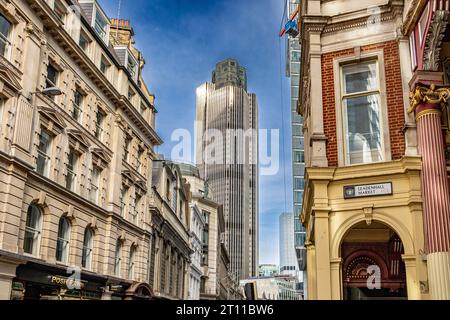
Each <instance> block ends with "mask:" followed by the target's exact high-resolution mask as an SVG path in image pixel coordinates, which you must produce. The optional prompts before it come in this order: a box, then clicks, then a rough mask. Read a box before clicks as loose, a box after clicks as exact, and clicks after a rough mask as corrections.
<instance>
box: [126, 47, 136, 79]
mask: <svg viewBox="0 0 450 320" xmlns="http://www.w3.org/2000/svg"><path fill="white" fill-rule="evenodd" d="M127 70H128V72H129V73H130V75H131V77H132V78H133V79H134V78H135V75H136V62H135V61H134V59H133V56H132V55H131V53H130V52H128V63H127Z"/></svg>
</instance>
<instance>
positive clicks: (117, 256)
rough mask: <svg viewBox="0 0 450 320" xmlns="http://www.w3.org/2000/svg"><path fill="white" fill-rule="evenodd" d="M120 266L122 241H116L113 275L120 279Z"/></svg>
mask: <svg viewBox="0 0 450 320" xmlns="http://www.w3.org/2000/svg"><path fill="white" fill-rule="evenodd" d="M121 266H122V241H120V240H117V243H116V254H115V257H114V275H115V276H116V277H120V271H121V270H120V269H121Z"/></svg>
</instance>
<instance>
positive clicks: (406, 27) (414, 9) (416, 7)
mask: <svg viewBox="0 0 450 320" xmlns="http://www.w3.org/2000/svg"><path fill="white" fill-rule="evenodd" d="M427 3H428V0H412V2H411V5H410V6H409V10H408V13H407V14H406V17H405V19H404V21H405V22H404V23H403V26H402V33H403V35H404V36H409V35H410V33H411V32H412V30H413V29H414V27H415V26H416V24H417V21H418V20H419V18H420V16H421V14H422V12H423V9H424V8H425V6H426V4H427Z"/></svg>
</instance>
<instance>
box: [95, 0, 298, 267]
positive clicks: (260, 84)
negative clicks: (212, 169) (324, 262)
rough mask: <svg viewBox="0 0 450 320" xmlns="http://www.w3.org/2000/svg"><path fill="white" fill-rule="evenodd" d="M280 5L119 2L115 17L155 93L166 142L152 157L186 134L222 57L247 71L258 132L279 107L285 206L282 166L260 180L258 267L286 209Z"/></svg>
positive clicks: (270, 255) (112, 11) (274, 244)
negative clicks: (200, 93)
mask: <svg viewBox="0 0 450 320" xmlns="http://www.w3.org/2000/svg"><path fill="white" fill-rule="evenodd" d="M100 3H101V5H102V6H103V8H104V9H105V11H106V12H107V13H108V14H109V15H110V16H111V17H116V16H117V12H118V0H100ZM283 5H284V0H170V1H169V0H151V1H148V0H123V1H122V8H121V13H120V18H122V19H129V20H130V21H131V24H132V26H133V28H134V30H135V33H136V45H137V47H138V48H139V49H140V50H141V51H142V52H143V54H144V56H145V59H146V62H147V64H146V66H145V69H144V77H145V79H146V83H147V85H148V86H149V88H150V90H151V91H152V92H153V93H154V94H155V95H156V107H157V109H158V111H159V113H158V115H157V131H158V133H159V134H160V135H161V137H162V138H163V140H164V141H165V144H164V145H163V146H161V147H159V148H158V150H157V151H158V152H159V153H163V154H165V155H166V157H170V154H171V148H172V147H173V146H174V144H175V142H171V134H172V131H173V130H174V129H177V128H185V129H188V130H189V131H191V132H192V134H193V127H194V120H195V90H196V88H197V87H198V86H199V85H201V84H202V83H204V82H206V81H211V72H212V70H213V69H214V67H215V64H216V62H218V61H220V60H222V59H225V58H228V57H233V58H236V59H237V60H238V61H239V63H240V64H241V65H243V66H245V67H246V68H247V76H248V82H249V84H248V90H249V92H253V93H255V94H256V95H257V97H258V104H259V114H260V117H259V121H260V128H265V129H280V130H281V129H282V123H283V122H282V112H281V110H282V109H281V108H283V110H284V117H285V118H284V119H285V120H284V124H285V131H284V136H285V144H286V149H285V160H286V175H287V177H286V183H287V186H286V190H287V191H286V192H287V200H288V201H287V204H286V203H285V196H284V190H283V189H284V179H283V174H284V173H283V171H284V170H283V163H281V167H280V171H279V173H278V175H276V176H261V178H260V263H275V264H279V254H278V251H279V249H278V243H279V240H278V238H279V234H278V217H279V215H280V214H281V213H282V212H284V211H285V210H286V208H287V210H288V211H291V210H292V192H291V190H292V188H291V185H292V182H291V180H292V179H291V170H292V169H291V153H290V147H291V140H290V130H291V129H290V104H289V99H290V96H289V95H290V92H289V91H290V90H289V81H288V79H287V78H286V77H285V39H283V40H282V41H281V50H280V39H279V37H278V31H279V27H280V21H281V17H282V13H283V12H282V11H283V8H284V7H283ZM280 55H281V58H282V65H281V70H280ZM281 88H283V89H281ZM281 92H283V94H281ZM282 100H284V103H283V106H282V102H281V101H282ZM280 145H282V144H281V143H280ZM280 154H281V152H280ZM280 161H281V162H282V161H283V159H281V160H280Z"/></svg>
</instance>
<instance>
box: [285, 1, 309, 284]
mask: <svg viewBox="0 0 450 320" xmlns="http://www.w3.org/2000/svg"><path fill="white" fill-rule="evenodd" d="M286 1H287V16H288V17H290V16H291V15H292V14H293V13H294V12H295V10H296V9H297V7H298V6H299V4H300V0H286ZM286 52H287V59H286V62H287V64H286V68H287V69H286V74H287V76H288V77H289V79H290V87H291V91H290V92H291V100H290V105H291V109H290V110H291V112H290V115H291V125H292V173H293V176H292V181H293V204H294V206H293V208H294V222H293V225H294V228H293V229H294V231H293V232H294V233H293V237H294V246H295V253H296V256H297V260H298V263H297V264H296V267H297V270H299V272H298V274H299V281H300V288H299V289H302V288H303V287H304V286H305V282H306V278H305V277H304V276H303V275H304V270H305V269H306V254H305V253H306V249H305V235H306V230H305V227H304V226H303V224H302V223H301V221H300V215H301V212H302V203H303V192H304V188H305V140H304V136H303V118H302V116H301V115H299V114H298V113H297V104H298V96H299V84H300V56H301V51H300V43H299V38H298V36H294V35H288V36H287V49H286Z"/></svg>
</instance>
